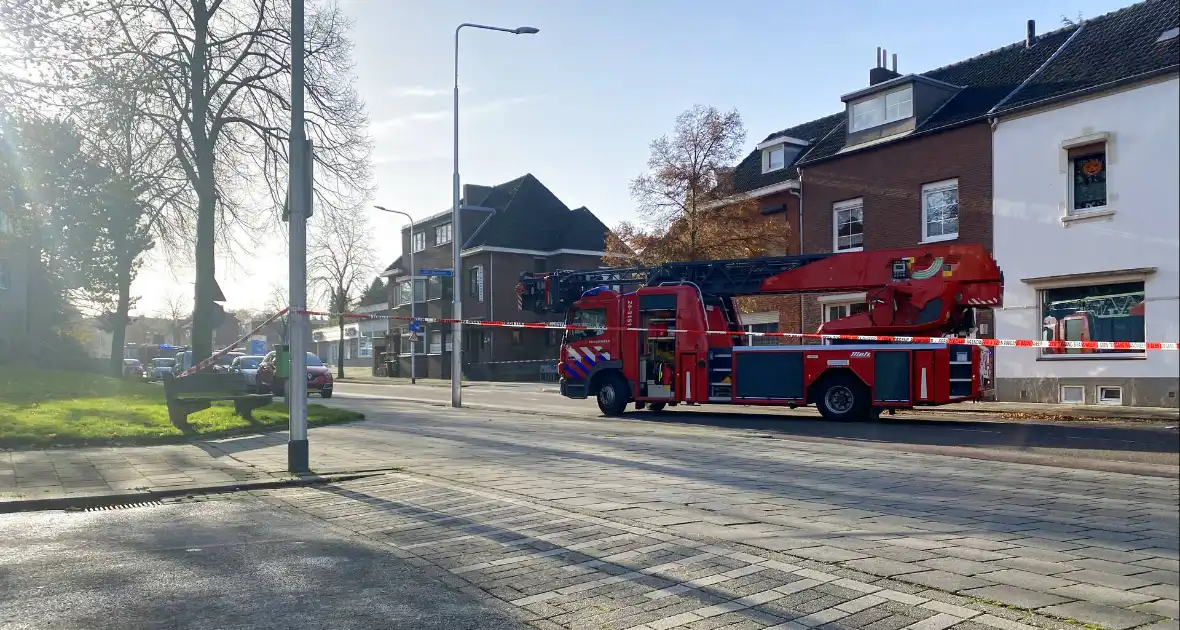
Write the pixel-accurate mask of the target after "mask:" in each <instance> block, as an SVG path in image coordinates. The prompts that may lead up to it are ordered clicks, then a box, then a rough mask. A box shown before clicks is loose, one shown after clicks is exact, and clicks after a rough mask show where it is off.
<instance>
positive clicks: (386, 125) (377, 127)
mask: <svg viewBox="0 0 1180 630" xmlns="http://www.w3.org/2000/svg"><path fill="white" fill-rule="evenodd" d="M541 98H543V96H542V95H531V96H512V97H509V98H502V99H497V100H493V101H487V102H484V103H475V104H472V105H464V104H462V103H460V104H459V116H460V117H461V118H463V119H465V120H466V119H470V118H471V117H472V116H482V115H486V114H489V113H493V112H497V111H501V110H503V109H504V108H506V107H510V106H513V105H523V104H525V103H531V102H534V101H538V100H540V99H541ZM451 115H452V110H450V109H437V110H430V111H421V112H411V113H409V114H402V115H400V116H393V117H391V118H385V119H382V120H378V121H375V122H373V123H371V124H370V125H369V132H370V133H372V134H373V135H374V136H381V135H386V134H389V133H390V132H392V131H394V130H396V129H400V128H403V127H406V126H408V125H412V124H430V123H435V122H440V121H444V120H445V121H449V120H450V119H451Z"/></svg>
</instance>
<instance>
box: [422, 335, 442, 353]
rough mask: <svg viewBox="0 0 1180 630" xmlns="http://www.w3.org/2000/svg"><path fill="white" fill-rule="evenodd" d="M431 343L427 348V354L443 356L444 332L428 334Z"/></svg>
mask: <svg viewBox="0 0 1180 630" xmlns="http://www.w3.org/2000/svg"><path fill="white" fill-rule="evenodd" d="M426 338H427V339H428V340H429V343H428V344H427V346H426V354H442V349H443V332H442V331H441V330H432V331H430V332H429V333H427V337H426Z"/></svg>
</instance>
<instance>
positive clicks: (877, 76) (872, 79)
mask: <svg viewBox="0 0 1180 630" xmlns="http://www.w3.org/2000/svg"><path fill="white" fill-rule="evenodd" d="M888 59H889V51H887V50H885V49H884V48H881V47H880V46H878V47H877V65H876V66H875V67H874V68H873V69H872V70H869V85H877V84H878V83H884V82H886V81H888V80H890V79H896V78H897V77H900V76H901V75H900V74H898V73H897V54H896V53H894V55H893V69H892V70H891V69H889V68H888V67H886V61H888Z"/></svg>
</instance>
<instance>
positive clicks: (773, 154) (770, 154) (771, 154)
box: [766, 144, 787, 171]
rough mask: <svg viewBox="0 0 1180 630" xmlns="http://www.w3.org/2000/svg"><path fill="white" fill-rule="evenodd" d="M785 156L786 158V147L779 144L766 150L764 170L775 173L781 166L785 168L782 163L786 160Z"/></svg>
mask: <svg viewBox="0 0 1180 630" xmlns="http://www.w3.org/2000/svg"><path fill="white" fill-rule="evenodd" d="M786 156H787V147H786V146H784V145H781V144H780V145H778V146H777V147H773V148H770V149H767V150H766V170H768V171H777V170H778V169H780V168H782V167H783V166H786V165H785V164H784V163H783V161H784V158H786Z"/></svg>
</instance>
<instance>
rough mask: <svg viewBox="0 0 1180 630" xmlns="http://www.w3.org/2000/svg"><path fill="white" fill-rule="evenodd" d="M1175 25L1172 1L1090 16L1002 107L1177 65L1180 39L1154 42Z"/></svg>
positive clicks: (1177, 17)
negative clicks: (1064, 44) (1054, 55)
mask: <svg viewBox="0 0 1180 630" xmlns="http://www.w3.org/2000/svg"><path fill="white" fill-rule="evenodd" d="M1178 25H1180V5H1178V4H1177V3H1176V1H1175V0H1148V1H1147V2H1140V3H1138V4H1134V5H1132V6H1129V7H1127V8H1125V9H1121V10H1119V11H1115V12H1113V13H1108V14H1106V15H1103V16H1101V17H1097V18H1094V19H1092V20H1088V21H1086V22H1085V23H1084V24H1083V27H1082V30H1081V32H1079V33H1078V35H1077V37H1075V38H1073V39H1072V40H1071V41H1070V43H1069V46H1068V47H1066V48H1065V49H1064V50H1063V51H1062V53H1061V54H1060V55H1058V56H1057V58H1056V59H1054V60H1053V61H1052V62H1050V63H1049V64H1048V65H1047V66H1045V68H1044V69H1042V70H1041V72H1040V73H1038V74H1037V75H1036V76H1035V77H1033V79H1032V80H1031V81H1029V82H1028V84H1026V85H1025V86H1024V87H1023V88H1021V89H1020V91H1019V92H1017V93H1016V94H1015V95H1013V97H1012V98H1010V99H1009V100H1008V101H1007V102H1006V103H1004V105H1003V107H1002V108H1001V109H1000V111H1006V110H1011V109H1016V108H1020V107H1023V106H1027V105H1030V104H1033V103H1039V102H1044V101H1048V100H1052V99H1057V98H1063V97H1067V96H1069V95H1071V94H1074V93H1076V92H1081V91H1086V90H1091V89H1095V88H1101V87H1102V86H1104V85H1108V84H1111V83H1115V82H1118V81H1122V80H1125V79H1130V78H1133V77H1138V76H1142V75H1147V74H1151V73H1154V72H1159V71H1163V70H1166V69H1168V68H1176V67H1177V64H1178V63H1180V38H1173V39H1170V40H1167V41H1163V42H1157V41H1156V40H1157V39H1159V37H1160V35H1161V34H1162V33H1163V32H1164V31H1166V30H1168V29H1172V28H1176V27H1177V26H1178Z"/></svg>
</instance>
